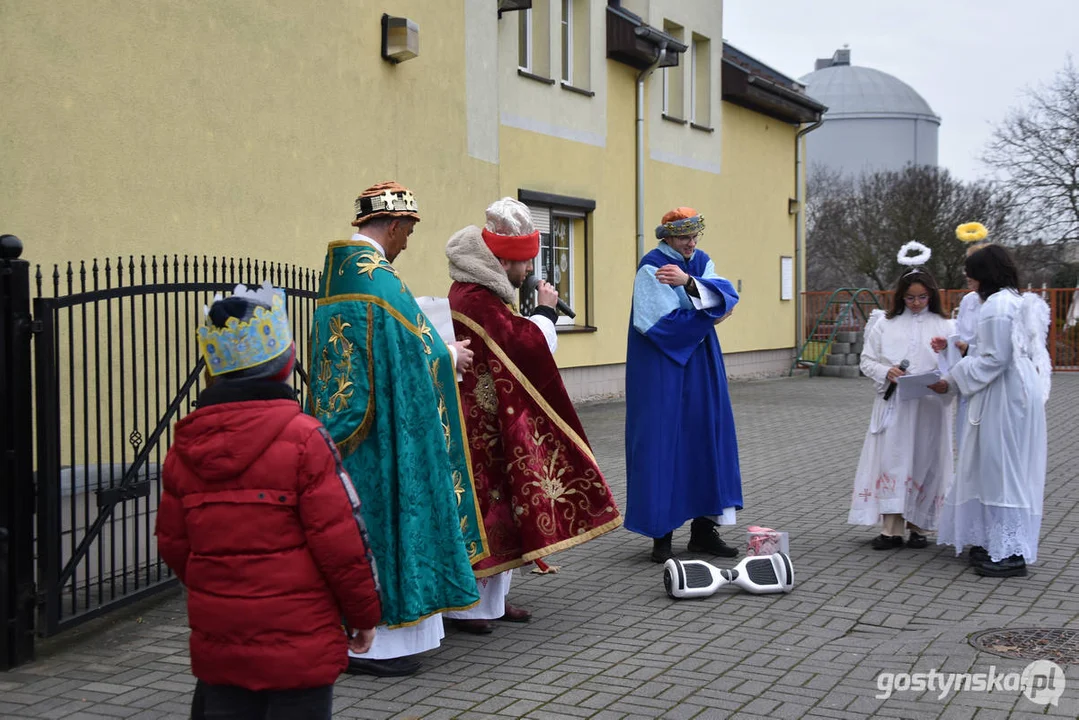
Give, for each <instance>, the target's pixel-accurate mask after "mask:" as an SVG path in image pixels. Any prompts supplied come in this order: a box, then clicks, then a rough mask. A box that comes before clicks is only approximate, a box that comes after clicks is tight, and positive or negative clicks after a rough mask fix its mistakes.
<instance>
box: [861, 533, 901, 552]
mask: <svg viewBox="0 0 1079 720" xmlns="http://www.w3.org/2000/svg"><path fill="white" fill-rule="evenodd" d="M869 544H870V545H871V546H872V547H873V549H874V550H894V549H895V548H897V547H903V536H902V535H885V534H884V533H881V534H880V535H877V536H876V537H875V538H873V542H871V543H869Z"/></svg>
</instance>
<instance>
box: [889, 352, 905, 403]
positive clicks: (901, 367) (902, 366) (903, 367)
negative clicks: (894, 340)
mask: <svg viewBox="0 0 1079 720" xmlns="http://www.w3.org/2000/svg"><path fill="white" fill-rule="evenodd" d="M909 367H910V360H907V359H906V358H904V359H903V362H901V363H899V369H900V370H902V371H903V372H906V370H907V368H909ZM896 384H897V383H896V382H892V384H891V385H889V386H888V389H887V390H885V391H884V399H885V400H891V399H892V394H893V393H895V388H896Z"/></svg>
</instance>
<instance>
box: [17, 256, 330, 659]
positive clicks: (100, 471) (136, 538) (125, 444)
mask: <svg viewBox="0 0 1079 720" xmlns="http://www.w3.org/2000/svg"><path fill="white" fill-rule="evenodd" d="M23 265H24V266H25V265H26V263H23ZM25 271H26V267H23V272H24V273H25ZM318 279H319V278H318V274H317V273H316V272H315V271H312V270H309V269H303V268H297V267H294V266H288V265H282V264H271V263H266V262H259V261H254V260H251V259H246V260H238V259H225V258H216V257H215V258H206V257H188V256H183V257H179V256H172V257H165V258H156V257H151V258H145V257H142V258H139V259H137V260H136V258H134V257H128V258H126V259H124V258H119V259H116V260H115V261H114V260H113V259H111V258H109V259H106V260H104V261H103V262H99V261H97V260H94V261H91V262H90V263H89V266H87V263H85V262H80V263H78V265H77V266H75V265H73V264H71V263H68V264H67V266H66V268H64V269H63V270H61V268H60V267H58V266H54V267H53V269H52V272H51V273H48V274H47V275H43V274H42V270H41V268H40V267H39V268H38V270H37V273H36V276H35V279H34V280H35V283H34V284H35V285H36V297H35V298H34V299H33V317H32V324H30V318H29V315H28V314H27V318H26V320H27V330H26V331H25V332H24V335H25V336H26V337H27V338H28V337H29V334H30V331H31V330H32V334H33V343H32V353H33V367H32V369H31V367H30V366H29V363H28V362H27V363H24V367H21V368H15V374H21V375H23V377H22V378H18V377H16V378H14V380H13V384H14V386H17V387H24V388H25V394H26V395H27V396H28V397H27V403H26V404H27V407H26V408H25V409H24V410H20V409H19V405H18V403H15V405H13V406H12V407H13V408H15V409H13V410H12V411H11V412H12V415H11V419H12V423H13V424H12V427H15V426H18V427H20V428H21V429H22V435H23V437H22V440H21V444H20V445H19V447H15V448H12V449H11V450H12V451H13V453H14V456H15V458H16V459H17V460H18V461H19V462H21V463H23V464H24V465H25V468H35V469H36V471H34V472H33V474H32V476H31V475H30V473H29V471H28V470H24V473H23V474H24V475H26V476H27V477H26V478H24V480H23V481H22V483H24V484H25V485H29V488H28V487H24V486H20V487H22V488H23V492H24V495H26V496H28V497H30V498H36V503H35V505H34V507H33V508H32V510H33V511H34V513H36V534H34V533H33V529H31V530H30V533H31V534H33V541H34V546H33V548H32V549H31V548H30V547H27V546H26V542H25V541H22V542H20V543H19V546H18V547H15V546H14V545H12V544H11V542H10V541H9V545H10V546H11V547H13V548H14V550H13V552H12V553H11V556H12V557H16V558H17V560H18V561H19V562H22V563H24V564H25V563H27V562H29V563H30V567H31V570H30V572H31V573H33V568H34V567H35V565H34V559H35V558H36V573H34V576H31V578H30V580H31V582H34V581H35V580H36V592H34V591H33V590H31V591H29V597H30V598H31V601H30V603H29V604H30V608H31V610H30V614H31V616H32V620H33V621H34V625H33V629H32V631H31V632H34V631H36V633H37V634H39V635H45V636H47V635H52V634H54V633H57V632H59V631H61V630H64V629H66V628H68V627H71V626H73V625H76V624H78V623H81V622H84V621H86V620H88V619H90V618H93V617H95V616H98V615H100V614H102V613H104V612H107V611H109V610H111V609H113V608H115V607H117V606H119V605H122V604H125V603H129V602H132V601H134V600H137V599H139V598H142V597H145V596H147V595H149V594H152V593H155V592H158V591H160V590H162V589H165V588H167V587H170V586H172V585H173V584H175V579H174V577H173V576H172V573H171V572H170V571H169V569H168V567H167V566H165V565H164V563H163V562H162V561H161V558H160V556H159V555H158V553H157V544H156V539H155V537H154V524H155V519H156V513H157V506H158V501H159V499H160V496H161V476H160V469H161V467H162V464H163V461H164V457H165V454H166V452H167V450H168V448H169V446H170V443H171V441H172V426H173V425H174V424H175V422H176V421H177V420H179V419H181V418H182V417H184V416H185V415H187V414H188V413H189V412H191V411H192V410H193V409H194V404H195V400H196V399H197V397H198V393H199V391H200V390H201V389H202V382H203V378H202V370H203V365H202V361H201V360H200V359H199V357H198V352H197V347H196V341H195V338H196V332H197V328H198V326H199V325H200V324H201V322H202V318H203V312H204V310H203V308H204V306H206V305H208V304H209V303H210V301H211V299H212V297H213V295H214V294H215V293H222V294H228V293H229V292H231V291H232V289H233V288H234V287H235V286H236V284H237V283H244V284H246V285H249V286H250V285H258V284H260V283H262V282H263V281H264V280H268V281H269V282H271V283H273V284H274V285H275V286H276V287H281V288H284V289H285V291H286V295H287V297H288V305H289V315H290V318H291V319H292V325H293V335H294V338H295V340H296V344H297V358H300V359H302V358H306V345H307V341H308V334H309V329H310V319H311V315H312V312H313V310H314V298H315V295H316V291H317V287H318ZM24 284H25V283H24ZM28 291H29V287H28V286H27V288H26V290H24V291H23V292H24V293H28ZM16 302H18V301H16ZM22 302H23V303H24V304H25V305H27V306H29V298H28V297H25V298H23V300H22ZM0 309H3V310H4V313H5V314H9V313H7V310H6V308H0ZM0 319H2V318H0ZM4 322H7V321H6V320H5V321H4ZM8 324H11V323H8ZM16 324H17V323H16ZM4 332H5V333H6V332H8V330H7V329H6V325H5V329H4ZM24 343H25V344H27V345H28V344H29V341H28V340H25V339H24ZM27 350H28V353H27V357H29V350H30V348H27ZM31 370H32V376H33V377H32V387H33V396H32V401H31V400H30V398H29V395H30V388H31ZM4 374H11V373H9V372H8V363H7V361H4ZM293 383H294V385H295V387H296V389H297V391H298V393H299V399H300V401H301V402H303V401H304V399H305V398H304V397H303V393H304V392H305V391H306V374H305V373H304V370H303V367H302V364H301V363H299V362H297V370H296V373H295V374H294V377H293ZM4 387H6V382H5V383H4ZM3 403H4V405H3V407H4V408H5V412H6V411H7V408H8V406H9V403H8V400H7V398H6V397H4V398H3ZM31 406H32V408H33V416H34V417H33V420H32V419H31V413H30V409H31ZM6 419H7V415H5V420H6ZM5 424H6V423H5ZM31 433H33V435H34V436H35V437H34V441H31ZM6 447H8V445H7V444H5V448H6ZM35 451H36V458H35ZM5 474H6V473H5ZM4 482H5V483H6V482H7V481H6V480H5V481H4ZM17 482H18V481H17ZM35 489H36V492H35ZM4 497H6V496H4ZM2 502H3V504H4V506H5V507H6V506H7V505H8V504H9V503H8V500H6V499H5V500H3V501H2ZM22 502H23V506H24V512H26V498H25V497H23V498H22ZM31 502H34V501H31ZM2 520H3V515H2V514H0V521H2ZM0 527H2V525H0ZM31 527H33V526H31ZM22 532H23V535H24V537H26V536H28V534H27V532H26V528H23V529H22ZM2 534H3V533H2V530H0V547H2V543H3V539H2ZM28 558H29V559H28ZM20 567H21V568H22V569H21V570H20V572H22V574H23V575H26V574H27V572H26V569H25V568H24V567H22V566H20ZM3 578H4V573H3V570H2V569H0V583H3V582H5V581H4V579H3ZM7 582H8V583H9V584H10V581H7ZM24 584H25V583H24ZM31 587H33V585H31ZM25 592H26V591H25V590H24V593H25ZM17 595H18V593H16V594H15V595H12V594H11V593H8V594H7V595H6V597H8V598H15V597H16V596H17ZM24 605H25V600H24ZM35 607H36V617H33V615H34V611H33V609H34V608H35ZM23 609H24V612H23V614H24V615H25V614H26V613H25V608H23ZM9 615H11V611H10V610H5V615H4V616H3V617H5V619H6V618H7V617H8V616H9ZM17 624H21V625H25V624H26V620H25V619H24V620H20V621H19V623H17ZM30 640H31V642H32V635H30ZM24 642H25V641H24ZM31 647H32V646H31ZM31 652H32V649H31ZM24 660H25V658H24ZM18 662H19V660H18V658H16V659H15V660H14V661H13V662H11V663H10V664H11V665H14V664H17V663H18ZM0 667H3V664H2V663H0Z"/></svg>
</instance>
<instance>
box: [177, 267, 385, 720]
mask: <svg viewBox="0 0 1079 720" xmlns="http://www.w3.org/2000/svg"><path fill="white" fill-rule="evenodd" d="M208 315H209V321H208V323H207V326H206V327H203V328H201V329H200V330H199V347H200V351H201V353H202V356H203V358H204V359H205V360H206V367H207V372H208V374H209V375H210V377H211V379H212V380H211V383H210V385H209V387H208V388H207V389H206V390H205V391H204V392H202V393H201V394H200V395H199V399H198V410H196V411H195V412H194V413H192V414H190V415H188V416H187V417H185V418H184V419H183V420H181V421H180V422H179V423H177V425H176V432H175V438H174V440H173V443H172V448H171V449H170V450H169V453H168V457H167V458H166V459H165V466H164V471H163V485H164V491H163V493H162V496H161V503H160V507H159V509H158V517H157V539H158V548H159V551H160V553H161V557H162V558H163V559H164V560H165V562H166V563H168V565H169V567H171V568H172V569H173V571H174V572H175V573H176V575H177V577H179V578H180V581H181V582H182V583H183V584H184V585H185V586H186V587H187V593H188V599H187V612H188V622H189V624H190V626H191V670H192V672H193V674H194V675H195V677H197V678H198V680H199V683H198V687H197V690H196V698H197V699H196V703H195V704H196V705H200V706H201V708H198V709H196V710H195V713H194V714H196V715H197V713H198V712H199V711H200V710H201V712H204V713H205V715H206V716H207V717H214V718H237V719H239V718H244V719H246V718H252V719H253V718H267V717H273V718H274V719H275V720H286V719H290V718H305V719H307V718H312V719H319V720H321V719H322V718H325V719H327V720H328V719H329V718H330V717H331V711H332V705H333V683H334V681H335V680H336V679H337V676H338V675H339V674H340V673H341V671H343V670H344V669H345V667H346V666H347V664H348V654H347V650H348V649H349V648H351V649H352V650H353V651H354V652H365V651H366V650H367V649H368V648H369V646H370V643H371V641H372V639H373V638H374V627H375V626H376V625H377V624H378V623H379V620H380V614H381V606H380V603H379V589H378V581H377V579H376V575H375V568H374V560H373V559H372V556H371V552H370V548H369V547H368V543H367V534H366V530H365V529H364V524H363V519H362V518H361V516H360V501H359V498H358V497H357V496H356V493H355V491H354V490H353V487H352V482H351V481H350V479H349V477H348V475H347V474H346V473H345V471H344V469H343V467H342V465H341V459H340V457H339V456H338V454H337V449H336V447H335V446H334V444H333V441H332V440H331V439H330V436H329V434H328V433H327V432H326V430H325V429H324V428H323V427H322V425H321V424H320V423H319V422H318V421H317V420H315V419H313V418H311V417H309V416H307V415H304V414H303V413H302V412H300V406H299V404H298V403H297V402H296V399H295V394H294V392H293V390H292V388H291V387H290V386H289V385H287V384H286V381H287V380H288V379H289V378H290V376H291V374H292V368H293V364H294V361H295V346H294V344H293V343H292V338H291V334H290V331H289V324H288V318H287V316H286V313H285V303H284V293H283V292H282V291H280V290H276V289H274V288H272V287H270V286H269V285H268V284H265V285H263V287H262V288H261V289H259V290H257V291H256V290H247V289H246V288H244V287H243V286H242V285H241V286H237V288H236V291H235V294H234V295H233V296H232V297H229V298H227V299H219V298H215V302H214V303H213V306H212V307H211V308H210V309H209V311H208ZM342 618H343V619H344V622H345V623H346V624H347V626H348V628H349V634H348V635H346V632H345V630H344V629H343V628H342Z"/></svg>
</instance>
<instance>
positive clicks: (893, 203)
mask: <svg viewBox="0 0 1079 720" xmlns="http://www.w3.org/2000/svg"><path fill="white" fill-rule="evenodd" d="M806 196H807V216H806V220H807V234H806V261H807V283H806V284H807V287H808V288H809V289H830V288H835V287H840V286H848V287H849V286H852V285H853V286H855V287H870V288H877V289H881V290H883V289H888V288H890V287H892V285H894V283H895V280H896V278H897V277H898V275H899V273H900V270H901V269H902V268H901V266H900V265H899V264H898V263H897V262H896V255H897V254H898V252H899V249H900V247H902V246H903V245H904V244H905V243H907V242H909V241H911V240H917V241H918V242H920V243H922V244H923V245H926V246H928V247H929V248H930V249H931V250H932V251H933V254H932V257H931V259H930V261H929V263H928V264H927V267H928V269H929V271H930V272H932V273H933V275H934V276H935V277H936V278H937V280H938V282H940V284H941V286H942V287H946V288H960V287H963V286H964V283H965V278H964V274H963V259H964V253H965V252H966V246H964V245H963V244H962V243H960V242H959V241H958V240H956V239H955V228H956V226H957V225H959V224H960V223H964V222H969V221H972V220H977V221H979V222H981V223H983V224H985V225H986V226H987V227H989V228H990V229H991V231H992V239H993V240H994V241H995V242H998V243H1002V244H1012V243H1013V242H1014V240H1015V231H1014V229H1013V225H1012V222H1011V217H1012V207H1013V203H1012V198H1011V196H1010V194H1009V193H1008V192H1006V191H1004V190H1002V189H1001V188H1000V187H998V186H996V185H993V184H991V183H984V182H976V183H964V182H962V181H960V180H957V179H956V178H954V177H952V176H951V174H950V173H949V172H948V171H947V170H944V169H940V168H936V167H931V166H926V165H918V166H916V165H911V166H908V167H907V168H905V169H903V170H900V171H881V172H875V173H870V174H867V175H863V176H862V177H861V178H860V179H859V180H858V181H856V182H855V181H852V180H846V179H844V178H842V177H841V176H837V175H836V174H834V173H832V172H831V171H827V170H825V171H817V172H814V174H813V175H811V176H810V180H809V187H808V190H807V193H806Z"/></svg>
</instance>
